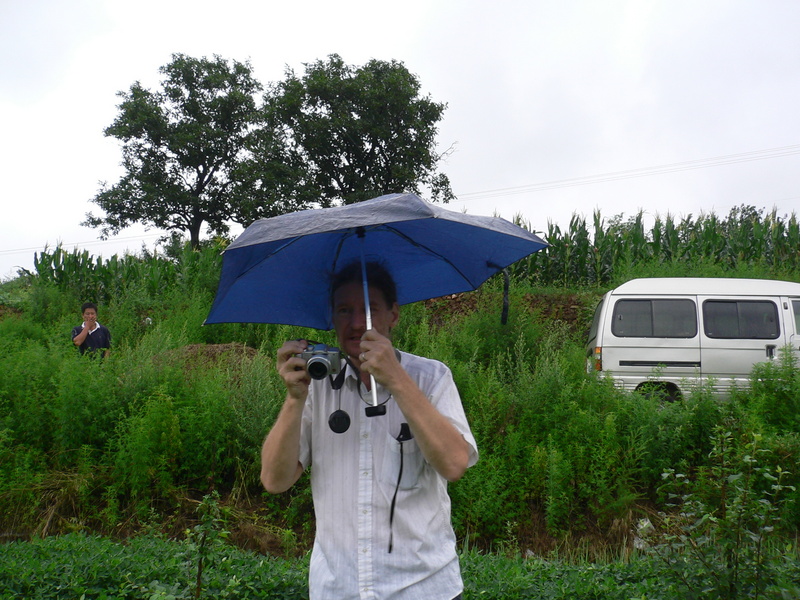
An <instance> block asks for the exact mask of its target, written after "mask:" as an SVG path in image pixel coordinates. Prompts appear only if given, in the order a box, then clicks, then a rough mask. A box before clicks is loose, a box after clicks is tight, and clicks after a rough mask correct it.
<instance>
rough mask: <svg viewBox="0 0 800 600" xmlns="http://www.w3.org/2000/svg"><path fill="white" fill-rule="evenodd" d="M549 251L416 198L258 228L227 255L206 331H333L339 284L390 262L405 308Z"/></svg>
mask: <svg viewBox="0 0 800 600" xmlns="http://www.w3.org/2000/svg"><path fill="white" fill-rule="evenodd" d="M545 246H547V244H546V243H545V242H544V241H543V240H542V239H540V238H539V237H537V236H536V235H534V234H533V233H530V232H529V231H526V230H525V229H523V228H521V227H518V226H517V225H514V224H513V223H510V222H508V221H506V220H504V219H501V218H498V217H481V216H474V215H468V214H464V213H458V212H453V211H450V210H445V209H443V208H441V207H440V206H436V205H434V204H431V203H429V202H426V201H424V200H422V199H421V198H419V197H418V196H416V195H414V194H390V195H386V196H381V197H379V198H374V199H372V200H366V201H364V202H359V203H357V204H350V205H347V206H337V207H334V208H325V209H312V210H304V211H299V212H294V213H289V214H285V215H280V216H277V217H272V218H269V219H261V220H259V221H256V222H255V223H253V224H252V225H250V226H249V227H247V228H246V229H245V230H244V232H242V234H241V235H240V236H239V237H238V238H237V239H236V240H235V241H234V242H233V243H232V244H231V245H230V246H229V247H228V248H227V250H226V251H225V254H224V256H223V261H222V275H221V277H220V282H219V288H218V290H217V295H216V298H215V300H214V304H213V305H212V307H211V312H210V313H209V315H208V318H207V319H206V323H282V324H285V325H300V326H304V327H313V328H315V329H331V328H332V327H333V323H332V315H331V306H330V296H329V286H330V280H331V276H332V275H333V274H334V273H336V272H337V271H338V270H339V269H341V267H343V266H344V265H347V264H349V263H351V262H353V261H354V260H361V261H362V263H363V261H365V260H366V261H371V260H377V261H379V262H381V263H382V264H383V265H384V266H385V267H386V268H387V269H388V271H389V273H390V274H391V275H392V277H393V278H394V280H395V283H396V284H397V294H398V303H399V304H408V303H411V302H417V301H419V300H426V299H428V298H436V297H439V296H444V295H447V294H455V293H458V292H466V291H471V290H474V289H476V288H478V286H480V285H481V284H482V283H483V282H484V281H486V280H487V279H488V278H489V277H491V276H492V275H493V274H495V273H497V272H498V271H500V270H502V269H504V268H505V267H507V266H508V265H510V264H512V263H514V262H516V261H518V260H519V259H521V258H524V257H525V256H528V255H529V254H532V253H534V252H536V251H538V250H541V249H542V248H544V247H545Z"/></svg>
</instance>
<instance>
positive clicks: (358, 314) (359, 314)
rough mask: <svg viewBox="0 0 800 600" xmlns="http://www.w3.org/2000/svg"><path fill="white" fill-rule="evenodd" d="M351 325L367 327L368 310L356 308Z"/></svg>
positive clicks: (355, 327) (359, 327)
mask: <svg viewBox="0 0 800 600" xmlns="http://www.w3.org/2000/svg"><path fill="white" fill-rule="evenodd" d="M350 326H351V327H353V329H364V330H366V328H367V312H366V311H365V310H363V309H361V310H354V311H353V316H352V319H351V321H350Z"/></svg>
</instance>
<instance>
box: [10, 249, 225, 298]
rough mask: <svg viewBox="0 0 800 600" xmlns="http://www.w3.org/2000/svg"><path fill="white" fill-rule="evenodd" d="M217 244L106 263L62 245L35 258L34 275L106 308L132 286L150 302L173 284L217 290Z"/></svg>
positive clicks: (218, 266) (111, 260)
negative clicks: (174, 253) (171, 255)
mask: <svg viewBox="0 0 800 600" xmlns="http://www.w3.org/2000/svg"><path fill="white" fill-rule="evenodd" d="M220 251H221V246H220V245H219V244H218V243H215V244H214V245H209V246H207V247H205V248H203V249H201V250H192V249H191V247H190V246H189V244H186V245H185V246H184V247H183V248H182V249H179V250H178V252H177V256H174V257H168V256H162V255H159V254H150V253H145V254H144V255H142V256H138V255H133V254H125V255H124V256H122V257H119V256H117V255H116V254H115V255H113V256H112V257H111V258H109V259H105V260H104V259H103V258H102V257H100V256H92V255H91V254H89V252H88V251H87V250H83V251H80V250H78V249H75V250H73V251H71V252H70V251H67V250H64V249H63V248H62V247H61V245H58V246H56V247H55V248H54V249H53V250H52V251H48V250H47V248H45V250H44V251H42V252H41V253H39V252H37V253H36V254H35V255H34V260H33V264H34V273H26V274H27V275H28V276H35V277H37V279H38V282H39V283H43V284H45V285H52V286H54V287H56V288H57V289H59V290H61V291H64V292H68V293H69V294H70V295H71V296H73V297H76V298H81V299H84V300H91V301H93V302H97V303H103V304H106V303H108V302H110V301H111V300H112V299H113V298H116V297H119V296H120V295H121V294H123V293H124V292H129V291H130V290H131V288H132V286H136V287H137V288H139V289H140V290H141V292H142V293H143V294H144V295H146V296H147V297H150V298H157V297H158V296H159V294H160V293H162V292H163V291H164V290H166V289H168V288H170V287H173V286H175V285H181V286H182V287H183V288H184V289H191V288H193V287H194V286H195V284H199V285H201V286H204V287H206V288H208V289H210V290H211V291H214V290H215V289H216V283H217V280H218V279H219V272H220V269H221V265H222V261H221V256H220Z"/></svg>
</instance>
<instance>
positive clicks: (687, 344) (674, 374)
mask: <svg viewBox="0 0 800 600" xmlns="http://www.w3.org/2000/svg"><path fill="white" fill-rule="evenodd" d="M611 334H612V336H613V338H607V339H606V340H604V343H603V348H602V353H603V365H604V369H605V370H608V371H611V372H613V373H614V376H615V377H616V378H617V380H618V381H621V382H622V384H623V386H624V387H625V388H626V389H635V388H636V387H637V386H638V385H640V384H641V383H643V382H645V381H648V380H651V379H655V380H658V381H667V382H672V383H674V384H675V385H676V386H678V387H680V383H681V381H682V380H684V379H692V378H695V377H697V376H698V374H699V367H700V341H699V334H698V326H697V306H696V304H695V302H694V299H693V298H691V297H685V298H679V297H675V296H660V297H659V296H652V297H647V298H625V299H620V300H617V301H616V303H615V304H614V311H613V314H612V320H611Z"/></svg>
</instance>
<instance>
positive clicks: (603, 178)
mask: <svg viewBox="0 0 800 600" xmlns="http://www.w3.org/2000/svg"><path fill="white" fill-rule="evenodd" d="M795 154H800V144H794V145H790V146H778V147H776V148H767V149H766V150H753V151H751V152H740V153H737V154H725V155H722V156H715V157H712V158H700V159H696V160H687V161H682V162H676V163H669V164H666V165H658V166H654V167H642V168H639V169H628V170H625V171H612V172H610V173H601V174H598V175H587V176H584V177H573V178H571V179H557V180H554V181H545V182H542V183H533V184H529V185H522V186H516V187H507V188H496V189H492V190H483V191H481V192H467V193H465V194H459V195H458V198H457V199H456V200H455V201H454V202H469V201H471V200H483V199H485V198H497V197H500V196H513V195H518V194H528V193H533V192H542V191H546V190H552V189H557V188H562V187H572V186H577V185H591V184H595V183H605V182H608V181H618V180H620V179H632V178H635V177H650V176H653V175H663V174H665V173H675V172H679V171H691V170H695V169H707V168H710V167H719V166H722V165H730V164H735V163H742V162H751V161H756V160H767V159H770V158H780V157H782V156H792V155H795ZM161 235H163V234H160V233H157V234H151V235H145V236H133V237H127V238H114V239H113V240H91V241H87V242H74V243H68V244H67V243H63V242H62V243H61V245H62V246H92V245H97V244H106V243H113V242H121V241H127V240H136V241H144V240H145V239H152V238H155V237H159V236H161ZM43 248H44V246H33V247H30V248H16V249H11V250H0V256H6V255H11V254H22V253H24V252H31V251H36V250H41V249H43Z"/></svg>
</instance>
